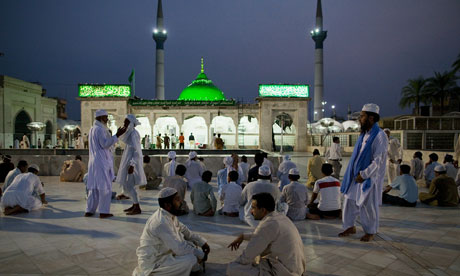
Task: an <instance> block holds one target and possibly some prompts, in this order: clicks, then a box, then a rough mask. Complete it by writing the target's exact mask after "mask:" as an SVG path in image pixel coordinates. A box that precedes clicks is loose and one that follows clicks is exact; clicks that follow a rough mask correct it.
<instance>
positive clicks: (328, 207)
mask: <svg viewBox="0 0 460 276" xmlns="http://www.w3.org/2000/svg"><path fill="white" fill-rule="evenodd" d="M333 171H334V169H333V167H332V165H331V164H329V163H325V164H323V165H322V166H321V172H322V174H323V176H324V177H323V178H321V179H319V180H317V181H316V182H315V186H314V188H313V194H312V196H311V200H310V204H308V209H309V211H310V213H309V214H307V218H308V219H320V218H338V217H340V215H341V213H342V210H341V209H340V206H341V202H340V182H339V180H337V178H335V177H332V176H331V174H332V173H333ZM318 195H319V196H320V197H319V202H318V203H315V200H316V198H317V197H318Z"/></svg>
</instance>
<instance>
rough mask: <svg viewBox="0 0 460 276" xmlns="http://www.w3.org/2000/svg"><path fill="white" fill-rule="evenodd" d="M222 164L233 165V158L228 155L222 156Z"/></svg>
mask: <svg viewBox="0 0 460 276" xmlns="http://www.w3.org/2000/svg"><path fill="white" fill-rule="evenodd" d="M224 165H226V166H231V165H233V158H232V157H230V156H227V157H224Z"/></svg>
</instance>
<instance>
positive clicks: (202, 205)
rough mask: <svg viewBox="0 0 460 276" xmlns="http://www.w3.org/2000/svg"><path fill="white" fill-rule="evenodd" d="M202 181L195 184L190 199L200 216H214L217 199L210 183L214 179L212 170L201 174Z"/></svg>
mask: <svg viewBox="0 0 460 276" xmlns="http://www.w3.org/2000/svg"><path fill="white" fill-rule="evenodd" d="M201 179H202V181H199V182H196V183H195V185H193V189H192V192H191V193H190V199H191V200H192V204H193V211H194V212H195V214H197V215H200V216H206V217H212V216H214V213H215V212H216V208H217V199H216V197H215V196H214V192H213V190H212V186H211V185H209V182H211V179H212V172H210V171H205V172H204V173H203V175H202V176H201Z"/></svg>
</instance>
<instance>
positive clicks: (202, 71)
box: [201, 57, 204, 73]
mask: <svg viewBox="0 0 460 276" xmlns="http://www.w3.org/2000/svg"><path fill="white" fill-rule="evenodd" d="M201 73H204V59H203V57H201Z"/></svg>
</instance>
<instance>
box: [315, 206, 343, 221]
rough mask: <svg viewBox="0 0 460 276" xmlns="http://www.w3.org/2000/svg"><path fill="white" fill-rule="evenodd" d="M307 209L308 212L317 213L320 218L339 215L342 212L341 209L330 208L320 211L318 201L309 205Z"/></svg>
mask: <svg viewBox="0 0 460 276" xmlns="http://www.w3.org/2000/svg"><path fill="white" fill-rule="evenodd" d="M308 211H310V214H314V215H319V216H320V217H321V218H324V217H336V218H338V217H340V214H341V213H342V210H340V209H338V210H331V211H321V210H320V209H318V203H315V204H314V205H312V206H311V207H309V208H308Z"/></svg>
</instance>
